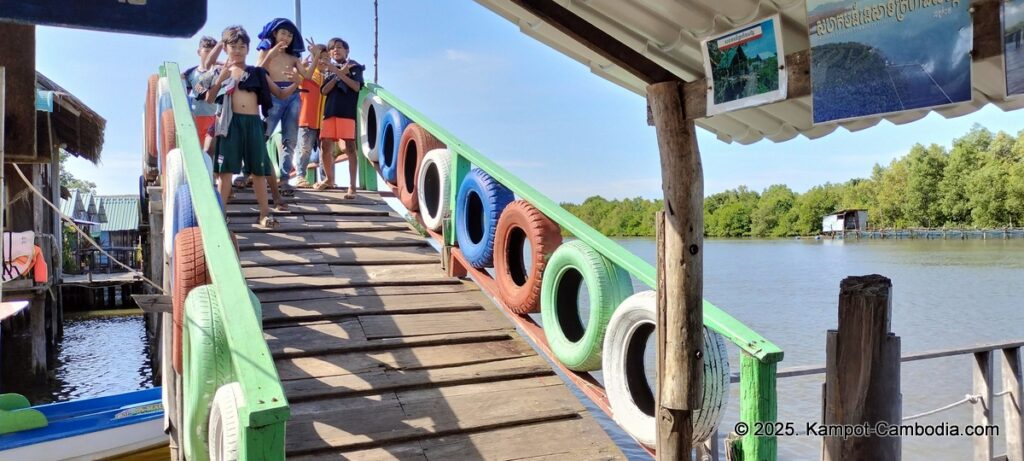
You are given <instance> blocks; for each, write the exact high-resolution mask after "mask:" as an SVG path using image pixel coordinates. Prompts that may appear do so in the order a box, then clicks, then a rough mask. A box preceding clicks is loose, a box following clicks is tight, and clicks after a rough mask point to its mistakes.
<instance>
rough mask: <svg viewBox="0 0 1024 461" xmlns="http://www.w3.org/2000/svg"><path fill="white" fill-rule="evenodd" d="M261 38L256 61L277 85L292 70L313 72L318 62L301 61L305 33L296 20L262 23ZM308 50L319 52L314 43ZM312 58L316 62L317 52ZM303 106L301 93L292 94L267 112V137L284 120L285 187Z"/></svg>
mask: <svg viewBox="0 0 1024 461" xmlns="http://www.w3.org/2000/svg"><path fill="white" fill-rule="evenodd" d="M259 38H260V40H261V41H260V44H259V45H258V46H257V47H256V49H257V50H259V52H260V54H259V58H258V60H257V62H256V65H257V66H260V67H262V68H264V69H266V70H267V72H268V73H269V74H270V79H271V80H273V81H274V82H275V83H276V84H277V85H278V86H280V87H281V88H285V87H287V86H289V85H291V83H292V81H291V79H289V78H288V75H289V74H291V73H296V72H297V73H298V74H299V75H301V76H302V77H303V78H310V77H311V76H312V75H313V68H314V67H315V64H313V63H311V64H309V65H308V66H303V65H302V63H301V62H300V61H299V58H300V57H301V56H302V51H303V43H302V35H300V34H299V29H298V28H297V27H295V24H294V23H292V22H291V21H289V20H288V19H285V18H276V19H274V20H273V21H270V22H269V23H268V24H267V25H266V26H264V27H263V31H262V32H260V35H259ZM309 51H310V53H311V54H316V53H318V52H319V51H318V49H316V48H314V47H310V50H309ZM313 58H314V59H313V62H314V63H315V62H316V61H317V58H318V56H313ZM300 106H301V101H300V100H299V95H298V94H292V95H290V96H288V97H287V98H283V99H274V107H273V108H272V109H270V113H269V114H267V131H266V135H267V136H268V137H269V136H270V135H271V134H273V133H274V130H275V129H276V128H277V124H278V123H280V124H281V137H282V140H283V144H284V149H283V152H282V153H281V158H280V167H281V168H280V175H279V179H280V181H281V184H282V186H284V187H288V178H289V177H290V176H291V172H292V170H293V168H294V167H293V166H292V159H293V158H294V156H293V154H294V153H295V143H296V141H297V140H298V131H299V109H300Z"/></svg>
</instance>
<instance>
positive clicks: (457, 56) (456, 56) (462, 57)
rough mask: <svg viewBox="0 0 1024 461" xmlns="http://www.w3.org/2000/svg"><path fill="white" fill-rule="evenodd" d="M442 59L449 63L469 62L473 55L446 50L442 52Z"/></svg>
mask: <svg viewBox="0 0 1024 461" xmlns="http://www.w3.org/2000/svg"><path fill="white" fill-rule="evenodd" d="M444 58H445V59H447V60H449V61H462V62H470V61H472V60H473V55H472V54H470V53H468V52H466V51H461V50H453V49H447V50H444Z"/></svg>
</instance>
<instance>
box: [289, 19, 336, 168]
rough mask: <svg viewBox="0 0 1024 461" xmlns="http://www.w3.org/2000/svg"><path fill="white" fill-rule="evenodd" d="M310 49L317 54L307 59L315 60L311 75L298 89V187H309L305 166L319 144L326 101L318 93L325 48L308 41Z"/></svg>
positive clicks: (326, 58) (325, 62)
mask: <svg viewBox="0 0 1024 461" xmlns="http://www.w3.org/2000/svg"><path fill="white" fill-rule="evenodd" d="M310 48H311V49H316V50H318V52H314V53H313V56H310V58H309V59H315V60H316V64H315V66H316V67H315V68H314V70H313V75H311V76H310V78H307V79H305V80H303V82H302V86H301V87H300V88H299V92H300V93H299V98H300V99H301V100H302V107H301V109H300V110H299V134H298V138H299V143H298V146H296V150H295V155H296V160H297V162H296V163H295V174H296V175H297V176H298V177H299V180H298V181H297V183H296V185H297V186H298V187H310V184H309V183H308V182H306V178H305V172H306V165H308V164H309V159H310V157H311V155H312V154H313V151H314V150H315V149H317V146H318V144H319V142H320V124H321V123H322V122H323V117H324V102H325V100H326V99H327V98H326V97H325V96H324V95H323V94H321V93H320V86H321V85H323V83H324V74H325V73H326V72H327V65H328V64H329V62H330V58H328V57H327V53H324V52H323V50H325V49H326V48H327V47H325V46H324V45H316V44H314V43H313V42H312V39H310ZM317 56H319V58H317Z"/></svg>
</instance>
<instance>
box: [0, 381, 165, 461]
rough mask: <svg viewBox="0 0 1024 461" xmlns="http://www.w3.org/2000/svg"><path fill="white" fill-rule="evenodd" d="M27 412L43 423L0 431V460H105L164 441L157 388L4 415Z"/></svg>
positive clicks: (162, 412)
mask: <svg viewBox="0 0 1024 461" xmlns="http://www.w3.org/2000/svg"><path fill="white" fill-rule="evenodd" d="M31 410H36V411H38V412H39V413H41V414H42V416H45V418H46V425H45V426H44V427H38V428H35V429H27V430H22V431H17V432H13V433H9V434H4V435H0V459H3V460H19V461H28V460H35V459H61V460H64V459H74V460H86V459H104V458H110V457H115V456H118V455H123V454H128V453H136V452H140V451H145V450H150V449H153V448H156V447H160V446H162V445H167V443H168V437H167V435H166V434H165V433H164V411H163V405H162V404H161V401H160V388H159V387H156V388H152V389H145V390H141V391H133V392H126V393H123V394H116V395H110V396H104V397H95V398H89V399H79V400H73V401H70V402H61V403H53V404H48V405H39V406H35V407H31V409H21V410H9V411H7V412H6V413H7V414H8V416H10V415H12V414H13V413H15V412H18V411H31ZM0 416H3V415H0Z"/></svg>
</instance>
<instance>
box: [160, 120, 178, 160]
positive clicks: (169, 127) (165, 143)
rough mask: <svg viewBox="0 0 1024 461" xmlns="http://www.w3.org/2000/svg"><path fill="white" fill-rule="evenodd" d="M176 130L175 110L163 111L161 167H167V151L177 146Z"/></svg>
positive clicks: (161, 123) (161, 121) (161, 122)
mask: <svg viewBox="0 0 1024 461" xmlns="http://www.w3.org/2000/svg"><path fill="white" fill-rule="evenodd" d="M175 131H176V129H175V126H174V111H173V110H170V109H168V110H165V111H163V113H161V114H160V168H167V153H168V152H170V151H171V149H174V148H175V147H177V144H178V138H177V137H176V133H175ZM161 173H163V171H162V170H161Z"/></svg>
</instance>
